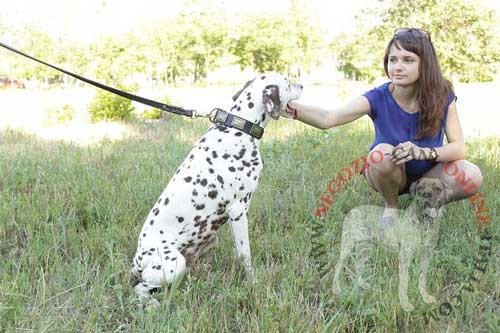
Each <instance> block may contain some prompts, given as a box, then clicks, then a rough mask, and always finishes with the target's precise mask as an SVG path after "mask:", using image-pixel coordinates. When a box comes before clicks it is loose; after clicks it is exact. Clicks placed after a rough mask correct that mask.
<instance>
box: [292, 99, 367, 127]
mask: <svg viewBox="0 0 500 333" xmlns="http://www.w3.org/2000/svg"><path fill="white" fill-rule="evenodd" d="M286 111H287V112H288V113H290V114H293V113H295V111H296V115H295V116H296V119H298V120H300V121H302V122H303V123H306V124H308V125H311V126H314V127H316V128H320V129H328V128H331V127H334V126H340V125H343V124H347V123H349V122H351V121H354V120H356V119H358V118H360V117H361V116H363V115H365V114H369V113H370V103H369V102H368V99H367V98H366V97H364V96H359V97H357V98H355V99H354V100H352V101H351V102H350V103H348V104H346V105H345V106H343V107H341V108H339V109H324V108H321V107H319V106H313V105H305V104H301V103H298V102H295V101H291V102H290V103H288V106H287V110H286Z"/></svg>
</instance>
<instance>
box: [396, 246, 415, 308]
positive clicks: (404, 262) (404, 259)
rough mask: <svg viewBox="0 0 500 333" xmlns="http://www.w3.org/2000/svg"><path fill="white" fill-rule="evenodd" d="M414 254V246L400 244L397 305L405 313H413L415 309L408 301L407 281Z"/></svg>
mask: <svg viewBox="0 0 500 333" xmlns="http://www.w3.org/2000/svg"><path fill="white" fill-rule="evenodd" d="M414 253H415V246H414V244H411V243H409V242H406V243H405V242H402V243H401V248H400V251H399V288H398V296H399V303H400V304H401V307H402V308H403V309H404V310H405V311H408V312H410V311H413V310H414V309H415V307H414V306H413V304H411V303H410V300H409V299H408V279H409V272H408V270H409V268H410V265H411V262H412V259H413V255H414Z"/></svg>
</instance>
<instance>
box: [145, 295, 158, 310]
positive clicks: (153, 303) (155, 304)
mask: <svg viewBox="0 0 500 333" xmlns="http://www.w3.org/2000/svg"><path fill="white" fill-rule="evenodd" d="M145 305H146V308H149V309H157V308H159V307H160V302H158V301H157V300H156V299H155V298H153V297H151V298H150V299H149V300H148V301H147V302H146V304H145Z"/></svg>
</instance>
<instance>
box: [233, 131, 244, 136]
mask: <svg viewBox="0 0 500 333" xmlns="http://www.w3.org/2000/svg"><path fill="white" fill-rule="evenodd" d="M242 135H243V133H241V132H236V133H234V136H242Z"/></svg>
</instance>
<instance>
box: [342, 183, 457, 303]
mask: <svg viewBox="0 0 500 333" xmlns="http://www.w3.org/2000/svg"><path fill="white" fill-rule="evenodd" d="M449 193H450V190H449V189H448V187H447V186H446V185H445V184H444V183H443V182H442V181H441V180H439V179H437V178H421V179H419V180H418V181H416V182H414V183H413V184H412V185H411V186H410V199H411V203H410V205H409V207H408V208H407V209H406V210H398V218H397V219H396V222H395V223H394V225H393V226H390V227H387V226H384V225H382V224H381V223H379V221H380V219H381V216H382V213H383V210H384V208H383V207H380V206H374V205H365V206H359V207H356V208H354V209H352V210H351V211H349V213H348V214H347V215H346V217H345V218H344V224H343V229H342V243H341V248H340V255H339V259H338V261H337V263H336V265H335V273H334V277H333V292H334V293H337V294H338V293H340V291H341V289H340V274H341V272H342V270H343V267H344V265H345V260H346V259H347V258H348V257H349V256H350V255H351V252H352V250H353V248H354V247H355V246H356V256H354V257H353V259H354V263H355V271H356V275H357V284H358V285H359V286H360V287H362V288H363V289H367V288H369V287H370V284H369V283H368V282H367V281H366V280H365V279H363V276H362V275H363V268H364V266H365V264H366V261H367V260H368V259H369V255H370V253H371V252H372V249H373V245H374V244H377V243H378V244H381V245H383V246H385V247H386V248H389V249H392V250H395V251H398V250H399V288H398V297H399V301H400V304H401V307H402V308H403V309H404V310H405V311H413V310H414V309H415V307H414V305H413V304H411V303H410V301H409V299H408V279H409V274H408V269H409V266H410V264H411V262H412V261H413V258H414V257H415V256H418V257H419V266H418V270H419V279H418V288H419V291H420V294H421V296H422V299H423V301H424V302H425V303H435V302H436V299H435V298H434V297H433V296H432V295H430V294H429V293H428V292H427V289H426V285H427V272H428V268H429V264H430V260H431V258H432V252H433V249H434V247H435V246H436V244H437V241H438V232H439V223H438V222H439V218H440V217H441V216H442V213H443V209H444V205H445V204H446V202H447V200H448V198H449Z"/></svg>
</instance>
